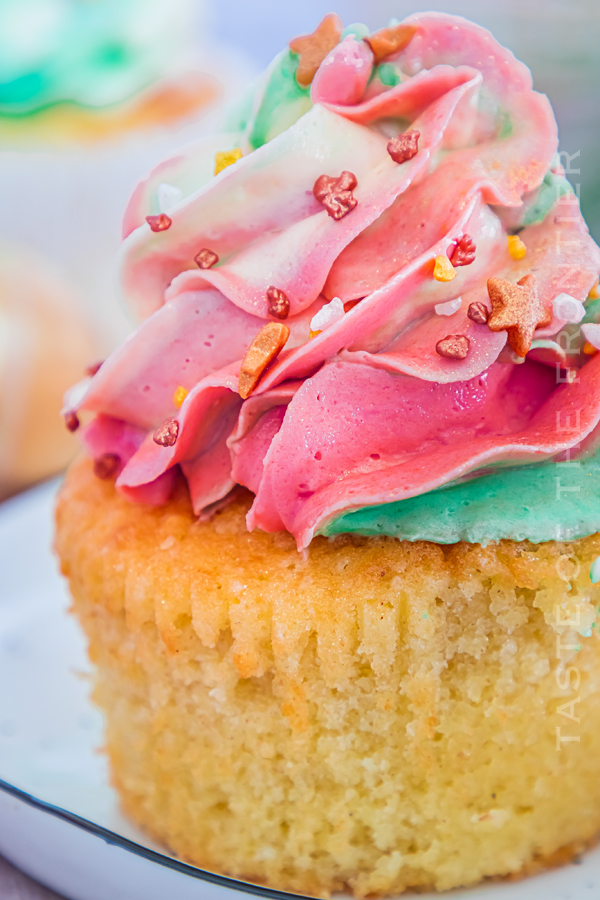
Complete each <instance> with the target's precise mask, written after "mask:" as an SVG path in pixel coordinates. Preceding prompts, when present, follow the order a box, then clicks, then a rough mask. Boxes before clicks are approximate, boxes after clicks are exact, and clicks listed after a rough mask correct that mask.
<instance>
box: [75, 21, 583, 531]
mask: <svg viewBox="0 0 600 900" xmlns="http://www.w3.org/2000/svg"><path fill="white" fill-rule="evenodd" d="M334 26H335V27H334ZM387 47H391V50H390V52H389V53H388V52H387V51H386V49H385V48H387ZM294 49H296V50H297V51H298V52H297V53H296V52H294ZM382 54H383V55H382ZM316 60H317V62H315V61H316ZM308 62H311V65H312V66H313V68H314V70H315V71H314V72H313V75H312V77H311V78H309V77H308V75H307V72H308V70H309V69H310V66H308ZM300 65H303V68H302V70H301V69H300V68H299V66H300ZM300 72H301V73H302V77H299V73H300ZM309 74H310V72H309ZM250 108H251V113H248V111H246V113H244V114H241V115H240V116H239V118H238V121H237V122H235V123H233V124H234V126H235V127H234V130H233V131H231V132H229V133H227V134H222V135H216V136H214V137H211V138H210V139H208V140H205V141H202V142H198V143H195V144H193V145H190V146H189V147H187V148H184V149H183V150H182V151H181V153H179V154H178V155H177V156H176V157H174V158H172V159H169V160H166V161H165V162H164V163H162V164H161V165H160V166H159V167H157V169H156V170H155V171H154V172H152V173H151V174H150V176H149V177H148V178H147V179H146V180H145V181H144V182H142V184H141V185H140V186H139V187H138V189H137V190H136V192H135V194H134V196H133V198H132V201H131V203H130V206H129V208H128V210H127V213H126V216H125V226H124V233H125V235H126V236H125V240H124V243H123V249H122V253H121V258H120V278H121V285H122V290H123V295H124V298H125V300H126V301H127V303H128V304H129V306H130V308H131V309H132V310H133V312H134V313H135V315H136V316H137V317H138V318H139V319H142V320H143V321H142V324H141V325H140V327H139V329H138V331H137V332H136V333H135V334H134V335H133V336H132V337H131V338H130V339H129V340H128V342H126V343H125V344H124V345H123V346H122V347H121V348H119V349H118V350H117V351H116V352H115V353H114V354H113V356H112V357H111V358H110V359H109V360H108V361H107V362H106V363H105V364H104V365H103V366H102V368H101V369H100V371H99V372H98V373H97V375H95V377H94V378H93V380H92V381H91V383H90V385H89V387H88V389H87V392H86V394H85V396H84V398H83V400H82V401H81V403H80V404H79V406H78V410H81V411H84V410H88V411H90V412H92V413H94V414H95V415H96V418H95V419H94V420H93V421H92V423H91V424H90V425H88V426H86V428H85V430H84V440H85V442H86V444H87V446H88V448H89V449H90V451H91V452H92V453H93V454H94V455H98V454H100V453H112V454H115V455H117V456H118V457H119V459H120V461H121V464H120V474H119V476H118V479H117V488H118V489H119V490H121V491H122V492H123V493H125V494H126V495H127V496H129V497H131V498H132V499H135V500H139V501H141V502H153V503H156V502H164V500H165V499H166V498H167V497H168V493H169V490H170V487H171V483H172V481H171V479H172V477H173V471H174V468H175V467H176V466H179V467H180V468H181V470H182V471H183V474H184V475H185V477H186V478H187V480H188V483H189V486H190V492H191V496H192V501H193V504H194V509H195V510H196V512H197V513H201V512H202V511H203V510H205V509H206V508H207V507H209V506H210V505H211V504H213V503H215V502H218V501H220V500H222V499H223V498H224V497H225V496H226V494H227V493H228V492H229V491H230V490H231V488H232V487H233V486H234V484H236V483H239V484H243V485H245V486H247V487H248V488H250V489H251V490H252V491H254V493H255V494H256V498H255V502H254V505H253V507H252V509H251V510H250V513H249V517H248V524H249V527H260V528H263V529H265V530H267V531H274V530H279V529H287V530H288V531H290V532H291V533H293V534H294V535H295V536H296V538H297V541H298V544H299V546H300V547H305V546H307V545H308V544H309V543H310V541H311V539H312V537H313V535H314V534H315V533H317V532H320V531H321V532H324V531H326V530H327V529H328V528H330V529H331V527H332V522H333V521H334V520H335V519H336V518H337V517H339V516H341V515H344V514H349V513H352V511H354V510H359V509H363V508H365V507H375V506H378V505H380V504H385V503H390V502H397V501H400V500H402V499H404V498H409V497H415V496H417V495H420V494H423V493H425V492H428V491H432V490H434V489H437V488H439V487H443V486H445V485H448V484H449V483H451V482H454V481H457V480H464V479H466V478H468V477H471V476H472V475H473V474H474V473H477V472H480V471H481V470H482V469H487V468H488V467H489V466H490V465H494V466H506V465H513V466H514V465H516V464H518V465H525V464H530V463H536V462H540V461H543V460H548V459H552V458H556V457H557V456H558V454H560V453H562V452H564V451H566V450H567V449H569V448H574V447H576V446H578V445H579V444H580V442H581V441H582V440H583V439H584V438H586V437H587V436H588V435H592V438H590V440H592V439H593V432H594V429H595V428H596V426H597V424H598V421H599V419H600V363H599V362H598V357H597V356H593V355H590V354H588V355H586V354H585V353H583V352H582V347H583V341H581V340H580V339H579V338H577V339H574V340H569V344H568V347H567V348H566V349H565V347H564V346H563V344H564V341H563V342H562V343H561V339H560V333H561V332H562V330H563V328H564V327H565V325H566V322H567V321H569V320H568V319H562V318H561V316H562V315H563V310H566V309H567V307H568V310H569V312H567V313H566V315H571V316H572V308H573V304H575V306H576V305H577V304H578V303H579V304H582V303H583V302H584V301H585V300H586V298H587V297H588V294H589V292H590V290H591V288H592V287H593V285H594V283H595V282H596V281H597V278H598V271H599V269H600V250H599V249H598V247H597V246H596V245H595V244H594V242H593V241H592V239H591V238H590V237H589V234H588V232H587V228H586V226H585V224H584V222H583V220H582V218H581V214H580V212H579V207H578V204H577V200H576V198H575V196H574V194H573V193H572V192H571V191H570V189H569V187H568V185H567V184H566V182H565V180H564V173H563V172H562V170H561V168H560V166H559V165H558V164H557V163H556V160H555V154H556V149H557V133H556V125H555V122H554V118H553V115H552V111H551V109H550V105H549V103H548V100H547V99H546V97H544V96H543V95H540V94H538V93H536V92H535V91H533V89H532V84H531V76H530V73H529V71H528V69H527V68H526V67H525V66H524V65H523V64H521V63H519V62H518V61H517V60H515V59H514V57H513V56H512V54H510V53H509V51H507V50H505V49H504V48H502V47H500V46H499V45H498V44H497V43H496V42H495V41H494V39H493V38H492V36H491V35H490V34H489V33H488V32H487V31H485V30H484V29H482V28H479V27H478V26H476V25H473V24H471V23H469V22H467V21H466V20H464V19H460V18H458V17H454V16H447V15H442V14H434V13H426V14H418V15H414V16H411V17H410V18H409V19H407V20H406V21H405V22H404V23H402V25H400V26H398V27H397V28H396V29H393V28H392V29H385V30H384V31H383V32H379V33H376V34H375V35H366V36H361V33H360V29H357V30H356V32H355V33H352V34H346V35H344V34H343V32H341V29H340V28H338V26H337V24H336V22H331V21H330V22H329V25H328V26H327V28H324V27H323V25H322V26H320V30H319V29H317V32H315V34H314V35H312V36H307V37H306V38H302V39H301V40H300V41H297V42H292V44H291V49H290V50H287V51H284V53H283V54H281V55H280V56H279V57H278V58H277V59H276V60H275V62H274V64H273V65H272V67H271V68H270V70H269V71H268V72H267V74H266V76H265V78H264V79H263V80H262V82H261V84H260V85H259V87H258V88H257V90H256V92H255V94H254V95H253V97H252V98H251V105H250ZM235 148H240V152H241V157H240V153H236V154H233V155H232V158H233V159H236V161H235V162H233V163H232V164H231V165H227V167H226V168H224V169H223V171H220V172H219V174H217V175H214V158H215V154H216V153H223V152H224V151H232V150H234V149H235ZM237 157H240V158H237ZM165 184H167V185H170V186H171V187H172V188H173V190H174V192H175V193H172V196H173V197H176V198H179V199H177V200H176V202H174V205H173V206H172V208H170V209H169V213H168V216H166V217H165V214H164V213H162V210H161V209H160V208H159V206H158V202H159V195H160V194H161V189H162V193H163V194H164V186H165ZM170 196H171V195H170ZM161 213H162V214H163V217H165V218H166V219H168V221H169V224H168V226H165V228H163V229H162V230H160V231H157V230H153V229H152V228H151V227H150V226H149V225H148V224H147V219H148V220H149V219H152V218H153V217H156V216H157V215H159V214H161ZM517 233H518V241H515V240H514V236H515V235H516V234H517ZM509 238H510V240H509ZM207 254H208V255H207ZM209 259H210V264H207V265H204V261H205V260H209ZM564 294H567V295H568V296H569V297H570V298H572V300H573V304H571V305H570V306H569V305H568V304H565V303H560V302H558V301H557V302H554V301H555V300H557V298H559V297H560V296H561V295H564ZM321 310H323V312H321ZM280 319H285V326H283V325H280V326H278V327H279V329H280V330H281V329H283V330H284V331H285V338H286V339H285V341H283V342H281V341H280V342H279V343H278V344H277V347H276V348H274V350H273V353H272V354H271V356H269V357H268V359H266V357H265V359H266V362H265V363H264V365H263V368H261V369H260V372H259V375H258V378H256V379H255V381H253V384H252V388H251V389H250V391H247V390H246V388H244V389H243V390H240V384H241V381H240V370H241V371H242V373H244V372H245V371H246V369H245V368H244V364H243V363H242V361H243V360H244V358H245V356H246V353H247V350H248V347H249V346H250V345H251V343H252V342H253V341H255V338H256V336H257V335H258V334H259V333H261V334H262V333H263V331H264V327H263V326H265V324H266V323H267V322H271V323H274V322H276V321H278V320H280ZM311 323H316V324H317V326H318V327H317V328H315V327H313V325H312V324H311ZM568 327H571V328H572V327H573V326H572V325H571V326H568ZM261 330H262V331H261ZM283 344H285V346H283ZM253 346H255V344H253ZM281 347H283V349H281ZM267 363H269V364H267ZM567 372H571V373H572V374H571V375H566V374H565V373H567ZM178 391H183V393H179V394H178V395H177V396H183V397H184V398H185V399H183V402H182V403H181V405H180V408H179V409H178V408H177V407H176V405H175V403H174V400H173V397H174V394H175V393H176V392H178ZM574 410H578V413H577V415H575V414H572V415H569V414H568V413H569V411H574ZM73 411H75V410H73ZM557 416H563V419H564V421H563V425H564V427H562V426H561V428H557V425H556V422H557ZM173 422H174V423H175V425H173V424H172V423H173ZM165 423H167V424H165ZM175 426H176V427H175ZM157 429H159V432H158V433H160V434H161V435H163V434H167V435H175V437H174V439H173V440H171V439H169V441H165V440H161V441H157V439H156V434H157ZM161 429H162V430H161Z"/></svg>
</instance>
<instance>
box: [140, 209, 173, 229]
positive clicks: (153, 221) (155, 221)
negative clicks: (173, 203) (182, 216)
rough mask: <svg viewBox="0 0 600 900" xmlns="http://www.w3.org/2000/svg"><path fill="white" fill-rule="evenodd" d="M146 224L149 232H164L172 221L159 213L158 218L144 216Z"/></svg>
mask: <svg viewBox="0 0 600 900" xmlns="http://www.w3.org/2000/svg"><path fill="white" fill-rule="evenodd" d="M146 222H147V223H148V225H149V226H150V230H151V231H166V230H167V228H170V227H171V225H172V224H173V219H170V218H169V216H167V215H166V214H165V213H160V215H158V216H146Z"/></svg>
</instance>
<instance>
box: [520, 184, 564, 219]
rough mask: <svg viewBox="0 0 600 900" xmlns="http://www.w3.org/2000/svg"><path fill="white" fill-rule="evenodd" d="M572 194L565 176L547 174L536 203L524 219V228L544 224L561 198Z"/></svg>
mask: <svg viewBox="0 0 600 900" xmlns="http://www.w3.org/2000/svg"><path fill="white" fill-rule="evenodd" d="M572 193H573V188H572V187H571V185H570V184H569V182H568V181H567V179H566V178H565V177H564V176H563V175H555V174H554V173H553V172H547V173H546V176H545V178H544V181H543V182H542V185H541V187H540V189H539V192H538V196H537V198H536V201H535V203H534V204H533V205H532V206H530V207H529V209H528V210H527V213H526V214H525V216H524V218H523V223H522V224H523V227H525V226H527V225H537V224H538V222H543V220H544V219H545V218H546V216H547V215H548V213H549V212H550V210H551V209H552V207H553V206H554V204H555V203H556V201H557V200H558V199H559V197H562V196H563V194H572Z"/></svg>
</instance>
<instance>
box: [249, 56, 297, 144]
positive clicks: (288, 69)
mask: <svg viewBox="0 0 600 900" xmlns="http://www.w3.org/2000/svg"><path fill="white" fill-rule="evenodd" d="M297 68H298V56H297V54H295V53H292V52H291V50H284V51H283V52H282V53H280V54H279V56H277V57H275V59H274V61H273V63H272V64H271V66H270V68H269V71H268V73H267V82H266V85H265V87H264V91H263V93H262V96H261V97H260V102H259V104H258V108H257V109H256V111H255V112H254V114H253V117H252V121H251V123H250V128H249V134H248V142H249V144H250V146H251V147H252V148H253V149H256V148H257V147H262V145H263V144H266V143H267V141H271V140H273V138H274V137H277V135H278V134H282V133H283V132H284V131H286V130H287V129H288V128H289V127H290V126H291V125H293V124H294V122H297V121H298V119H299V118H300V117H301V116H303V115H304V113H306V112H308V110H309V109H310V108H311V106H312V101H311V99H310V87H306V88H305V87H302V85H300V84H298V82H297V81H296V70H297Z"/></svg>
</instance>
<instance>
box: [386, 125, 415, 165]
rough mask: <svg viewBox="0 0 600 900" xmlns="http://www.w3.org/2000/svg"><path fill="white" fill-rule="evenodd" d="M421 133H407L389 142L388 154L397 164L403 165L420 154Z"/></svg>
mask: <svg viewBox="0 0 600 900" xmlns="http://www.w3.org/2000/svg"><path fill="white" fill-rule="evenodd" d="M420 137H421V132H420V131H405V132H404V134H399V135H398V136H397V137H394V138H392V139H391V141H388V145H387V152H388V153H389V154H390V156H391V157H392V159H393V160H394V162H395V163H403V162H406V161H407V160H409V159H412V158H413V156H416V155H417V153H418V152H419V138H420Z"/></svg>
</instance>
